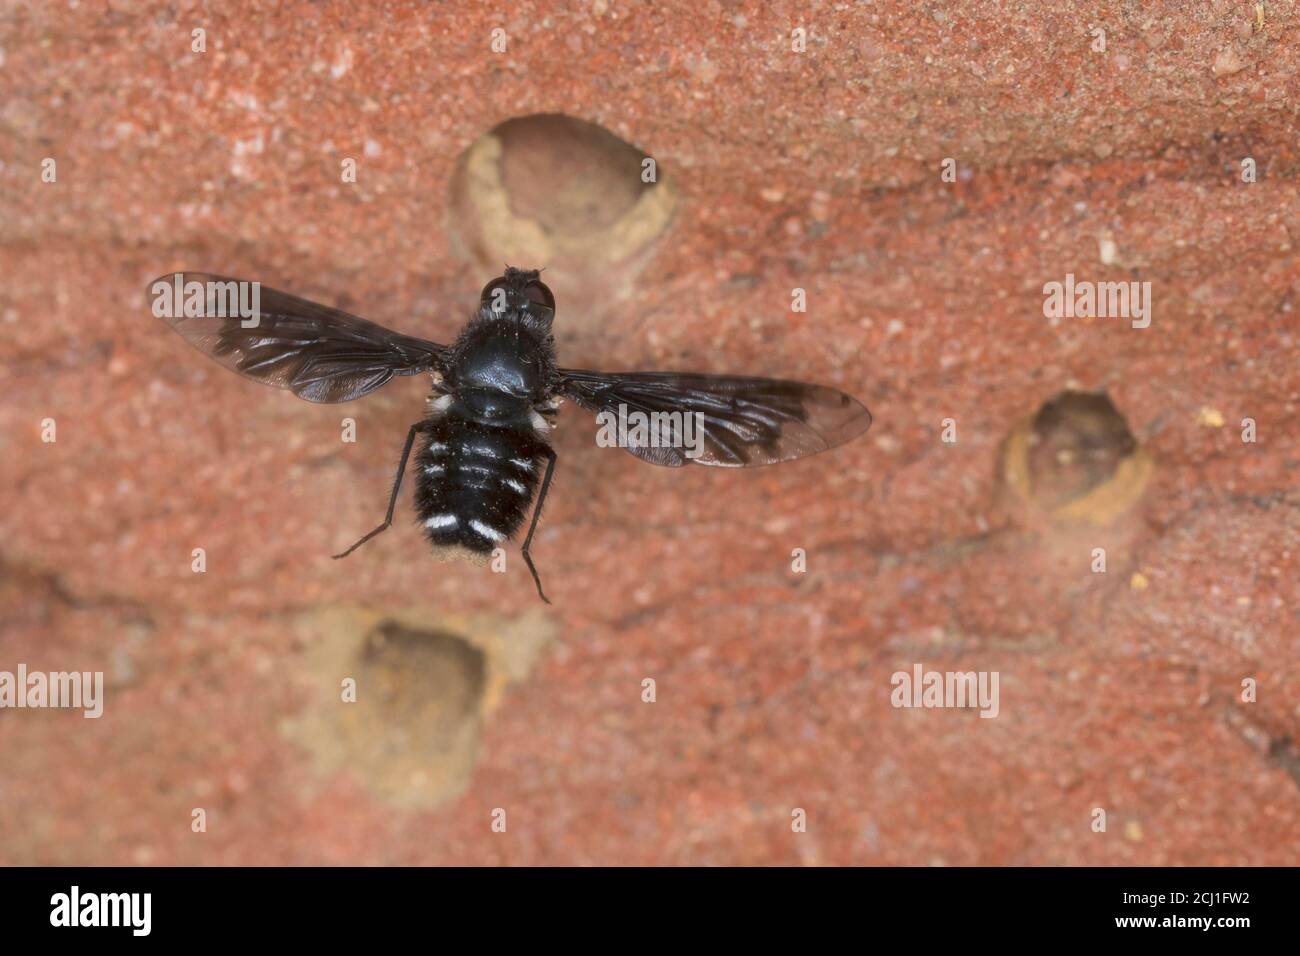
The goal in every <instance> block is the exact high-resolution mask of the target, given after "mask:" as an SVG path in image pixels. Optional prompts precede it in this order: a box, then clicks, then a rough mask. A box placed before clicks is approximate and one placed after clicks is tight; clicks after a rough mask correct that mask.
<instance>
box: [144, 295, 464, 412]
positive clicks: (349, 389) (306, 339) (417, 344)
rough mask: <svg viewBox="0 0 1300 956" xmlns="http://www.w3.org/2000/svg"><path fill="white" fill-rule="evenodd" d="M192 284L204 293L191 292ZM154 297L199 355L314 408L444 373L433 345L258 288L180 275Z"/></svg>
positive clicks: (441, 352) (158, 310)
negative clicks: (403, 378) (394, 381)
mask: <svg viewBox="0 0 1300 956" xmlns="http://www.w3.org/2000/svg"><path fill="white" fill-rule="evenodd" d="M178 280H179V284H178ZM195 282H197V283H202V286H195V285H191V283H195ZM196 290H201V291H202V293H203V296H204V298H203V299H202V301H200V300H198V299H196V298H195V297H194V292H195V291H196ZM254 290H256V291H255V292H254ZM149 292H150V296H151V298H152V302H153V311H154V315H156V316H158V317H159V318H160V319H162V320H163V321H164V322H167V323H168V324H169V325H170V326H171V327H172V328H173V329H175V330H176V331H177V332H179V333H180V334H181V335H182V336H184V338H185V340H186V341H188V342H189V343H190V344H191V345H193V346H194V347H195V348H197V349H198V350H199V351H200V352H203V353H204V354H206V355H208V356H210V357H211V358H214V359H216V360H217V361H218V362H220V363H221V364H222V365H224V366H225V367H226V368H228V369H231V370H232V371H235V372H238V373H239V374H240V375H244V376H246V377H248V378H251V379H253V380H254V381H257V382H261V383H263V384H265V385H273V386H275V387H276V388H287V389H289V390H290V391H291V392H293V393H294V394H295V395H297V396H298V397H299V398H305V399H306V400H307V401H309V402H323V403H332V402H349V401H351V400H352V399H354V398H360V397H361V396H362V395H367V394H369V393H370V392H373V391H374V390H375V389H377V388H379V387H380V386H381V385H384V384H385V383H387V382H388V380H389V379H391V378H392V377H393V376H394V375H414V374H415V373H416V372H424V371H428V370H430V369H439V370H440V369H441V368H442V367H443V364H444V359H445V357H446V355H447V348H446V347H445V346H442V345H438V344H437V343H435V342H427V341H425V340H424V339H417V338H414V337H413V336H409V335H401V334H400V333H398V332H394V331H392V330H391V329H386V328H384V327H383V326H382V325H376V324H375V323H373V322H367V321H366V320H365V319H361V318H358V317H357V316H355V315H349V314H348V313H346V312H340V311H339V310H338V309H331V308H329V307H328V306H324V305H318V304H317V303H315V302H308V301H307V300H306V299H300V298H298V297H297V296H293V295H289V294H288V293H285V292H277V291H276V290H275V289H268V288H266V287H265V286H262V285H260V283H252V282H242V281H241V280H238V279H230V278H226V277H225V276H216V275H211V274H209V273H206V272H177V273H172V274H169V275H165V276H161V277H159V278H158V279H155V280H154V281H153V282H151V283H150V284H149ZM241 294H242V299H241V298H240V295H241ZM254 304H255V305H256V316H255V317H253V318H246V317H245V316H253V314H254V313H253V309H252V306H253V305H254ZM187 305H188V306H189V308H187V307H186V306H187ZM241 305H242V307H241ZM187 312H188V313H189V314H186V313H187ZM200 312H201V313H202V314H198V313H200ZM246 325H247V326H249V327H247V328H246V327H245V326H246Z"/></svg>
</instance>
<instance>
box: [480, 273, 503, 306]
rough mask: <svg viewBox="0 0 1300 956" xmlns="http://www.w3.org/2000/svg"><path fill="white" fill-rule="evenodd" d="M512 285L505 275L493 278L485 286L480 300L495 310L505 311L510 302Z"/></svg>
mask: <svg viewBox="0 0 1300 956" xmlns="http://www.w3.org/2000/svg"><path fill="white" fill-rule="evenodd" d="M509 291H510V286H509V284H508V283H507V282H506V280H505V277H504V276H500V277H498V278H496V279H493V280H492V281H491V282H489V283H488V284H487V285H485V286H484V287H483V292H482V293H481V294H480V295H479V301H480V302H481V303H482V304H483V305H485V306H487V307H488V308H489V309H491V310H492V311H493V312H504V311H505V310H506V305H507V304H508V302H509Z"/></svg>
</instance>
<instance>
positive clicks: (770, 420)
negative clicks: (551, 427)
mask: <svg viewBox="0 0 1300 956" xmlns="http://www.w3.org/2000/svg"><path fill="white" fill-rule="evenodd" d="M558 389H559V392H560V393H561V394H562V395H566V396H568V397H569V398H572V399H573V400H574V401H575V402H577V403H578V404H579V405H581V406H583V407H584V408H586V409H588V410H590V411H593V412H595V413H597V414H598V415H600V416H601V418H602V423H606V422H608V423H610V424H611V425H614V424H615V423H619V422H623V421H626V426H627V427H626V429H625V430H624V431H623V432H622V433H621V435H620V440H619V441H618V444H619V445H620V446H622V447H624V448H626V449H627V450H628V451H629V452H631V453H632V454H633V455H636V457H638V458H640V459H641V460H642V461H648V462H650V463H651V464H653V465H667V466H669V467H679V466H681V465H685V464H688V463H692V462H693V463H694V464H697V465H719V466H722V467H728V468H744V467H746V466H753V465H769V464H772V463H774V462H778V461H790V460H791V459H793V458H803V457H804V456H806V455H815V454H816V453H817V452H819V451H825V450H826V449H827V448H834V447H835V446H836V445H839V444H841V443H842V442H846V441H848V440H849V439H850V438H854V437H856V436H858V435H861V434H862V433H863V432H865V431H866V430H867V429H868V428H870V427H871V413H870V412H869V411H867V409H866V407H865V406H864V405H863V404H862V403H861V402H859V401H858V400H857V399H856V398H853V397H852V396H850V395H846V394H844V393H843V392H839V391H836V390H835V389H833V388H826V387H824V386H822V385H809V384H807V383H805V382H789V381H783V380H780V379H772V378H747V377H744V376H738V375H694V374H689V373H678V372H623V373H620V372H586V371H582V370H580V369H560V383H559V386H558ZM620 413H621V414H622V415H623V416H624V418H622V419H621V418H620V417H619V416H620ZM633 413H639V414H636V415H634V414H633ZM673 413H679V414H673ZM656 415H657V416H659V417H658V421H659V425H658V426H657V428H656V427H655V426H654V425H653V424H651V425H650V427H649V428H648V434H647V433H642V434H641V435H640V436H638V435H637V433H636V423H637V422H638V421H646V419H649V421H650V422H651V423H653V422H654V421H655V418H654V416H656ZM688 416H689V420H688ZM615 427H617V426H615ZM656 432H657V435H656ZM656 438H657V442H656ZM602 443H603V442H602ZM656 443H657V444H658V446H659V447H655V444H656Z"/></svg>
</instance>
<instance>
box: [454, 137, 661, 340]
mask: <svg viewBox="0 0 1300 956" xmlns="http://www.w3.org/2000/svg"><path fill="white" fill-rule="evenodd" d="M646 160H653V161H654V166H653V179H652V180H651V181H646ZM674 205H675V202H674V198H673V191H672V188H671V186H670V184H669V183H668V182H667V181H666V180H665V177H664V170H663V167H662V164H661V163H659V161H658V160H657V159H656V158H655V157H654V156H653V155H651V154H649V153H647V152H646V151H644V150H642V149H639V148H637V147H636V146H633V145H632V144H631V143H628V142H625V141H624V140H622V139H620V138H619V137H618V136H615V135H614V134H613V133H611V132H610V131H609V130H607V129H605V128H604V127H602V126H598V125H596V124H594V123H588V122H585V121H583V120H578V119H574V118H573V117H570V116H564V115H561V114H551V113H545V114H537V115H533V116H525V117H520V118H517V119H511V120H507V121H506V122H504V123H501V124H500V125H499V126H497V127H495V128H494V129H492V130H491V131H490V132H488V133H487V134H485V135H484V136H482V137H480V138H479V139H478V140H477V141H475V142H474V143H473V144H472V145H471V146H470V147H469V148H468V149H467V150H466V151H465V153H464V154H463V155H462V156H461V158H460V160H459V161H458V163H457V166H456V171H455V174H454V176H453V178H452V186H451V202H450V210H451V219H452V222H451V230H450V232H451V235H452V236H453V237H454V238H455V239H456V242H457V245H458V247H459V250H460V252H461V253H462V254H463V255H465V256H466V257H467V258H469V259H470V260H471V261H472V262H473V263H474V265H475V267H476V268H477V270H478V271H479V272H480V273H481V274H482V275H483V276H485V277H486V276H491V275H497V274H499V273H500V271H501V267H502V265H503V264H504V263H509V264H510V265H515V266H519V267H521V268H545V269H547V283H548V284H549V285H550V286H551V287H552V288H553V289H554V290H555V292H556V296H557V300H558V301H557V305H558V308H557V319H558V321H557V325H556V331H557V333H562V332H564V331H565V330H566V329H568V330H575V329H576V330H578V331H582V330H583V329H582V326H583V325H592V324H594V323H598V322H599V321H600V315H601V313H602V312H603V311H605V309H606V308H607V307H608V303H609V302H610V301H611V300H617V299H619V298H622V297H624V296H626V295H627V294H628V293H629V292H630V291H631V283H632V280H633V279H634V278H635V276H636V274H637V272H639V271H640V269H641V268H642V267H643V266H644V264H645V263H646V261H648V257H649V252H650V249H651V247H652V245H653V244H654V241H655V240H656V239H657V238H658V237H659V236H660V235H662V234H663V233H664V231H665V230H666V229H667V227H668V224H669V222H670V220H671V216H672V210H673V207H674Z"/></svg>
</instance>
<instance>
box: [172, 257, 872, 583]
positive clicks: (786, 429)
mask: <svg viewBox="0 0 1300 956" xmlns="http://www.w3.org/2000/svg"><path fill="white" fill-rule="evenodd" d="M538 275H539V274H538V273H537V272H533V271H525V270H522V269H514V268H510V267H507V268H506V272H505V275H503V276H500V277H499V278H496V279H493V280H492V281H491V282H489V283H488V284H487V285H486V286H484V288H483V291H482V294H481V295H480V297H479V303H480V307H479V310H478V312H477V314H476V315H474V316H473V318H471V319H470V321H469V323H468V324H467V325H466V326H465V328H464V329H463V330H462V331H461V333H460V336H459V337H458V338H457V339H456V341H455V342H454V343H453V344H452V345H450V346H447V345H438V344H437V343H435V342H429V341H426V340H425V339H420V338H415V337H413V336H409V335H402V334H401V333H399V332H393V331H391V330H390V329H386V328H384V327H383V326H380V325H376V324H374V323H373V322H368V321H366V320H365V319H361V318H358V317H357V316H354V315H349V314H347V313H346V312H341V311H339V310H338V309H332V308H329V307H328V306H324V305H318V304H317V303H315V302H309V301H307V300H305V299H300V298H298V297H296V296H292V295H288V294H287V293H284V292H277V291H275V290H274V289H268V288H265V287H261V286H260V285H259V284H256V283H239V280H234V279H228V278H224V277H222V276H215V275H210V274H208V273H195V272H189V273H175V274H174V275H172V276H166V277H163V278H161V279H159V280H157V281H156V282H155V283H153V284H152V286H151V287H152V288H153V289H154V290H155V293H156V294H157V292H158V291H159V290H162V291H169V290H167V289H164V286H167V285H170V284H172V283H173V282H174V283H175V288H176V290H177V293H178V295H179V294H180V291H181V289H182V287H185V288H189V287H191V284H192V283H194V282H196V281H197V282H198V283H201V284H202V285H203V287H204V288H206V289H208V290H211V289H212V288H214V284H215V286H216V287H217V288H222V287H225V288H232V287H233V286H235V285H253V286H255V287H256V288H257V289H258V293H259V296H260V301H259V304H258V306H257V310H256V316H255V318H254V320H253V321H252V322H246V321H241V318H240V316H239V315H236V314H235V313H234V310H231V311H229V312H228V311H227V310H225V309H224V308H223V309H221V310H219V312H218V311H217V310H213V309H206V310H194V309H181V308H179V307H174V308H168V309H165V310H162V311H161V312H160V310H159V308H158V307H157V304H155V309H154V312H155V314H156V315H159V317H160V318H163V319H164V320H165V321H167V322H168V323H169V324H170V325H171V327H172V328H173V329H175V330H176V331H177V332H179V333H180V334H181V335H182V336H184V337H185V339H186V340H187V341H188V342H189V343H190V344H191V345H193V346H195V347H196V348H198V349H199V350H200V351H202V352H204V353H206V354H207V355H209V356H211V357H212V358H213V359H215V360H216V361H218V362H220V363H221V364H222V365H224V366H225V367H226V368H229V369H232V370H234V371H236V372H239V373H240V374H241V375H245V376H247V377H248V378H251V379H253V380H255V381H258V382H262V383H263V384H266V385H273V386H275V387H277V388H286V389H288V390H289V391H291V392H293V393H294V394H295V395H297V396H298V397H299V398H304V399H306V400H307V401H309V402H324V403H333V402H349V401H352V400H353V399H355V398H360V397H361V396H363V395H368V394H369V393H371V392H373V391H375V390H376V389H378V388H379V387H380V386H382V385H384V384H385V383H387V382H388V381H389V380H390V379H391V378H392V377H393V376H395V375H414V374H416V373H418V372H429V373H431V375H432V378H433V392H432V395H431V396H430V398H429V409H428V414H427V415H426V416H425V418H424V419H423V420H422V421H419V422H416V423H415V424H414V425H412V426H411V428H410V431H409V432H408V433H407V436H406V444H405V446H404V447H403V448H402V457H401V460H400V461H399V462H398V465H397V475H396V477H395V479H394V481H393V492H392V495H391V496H390V498H389V500H388V514H387V515H386V516H385V518H384V521H383V523H382V524H380V525H379V527H377V528H375V529H374V530H373V531H371V532H370V533H369V534H366V535H365V536H363V537H362V538H361V539H360V540H359V541H357V542H356V543H355V544H354V545H352V547H350V548H348V549H347V550H346V551H344V552H343V553H342V554H336V555H335V556H334V557H336V558H344V557H347V556H348V555H349V554H351V553H352V552H353V551H355V550H356V549H357V548H359V547H360V546H361V545H363V544H365V543H366V542H367V541H369V540H370V539H371V538H373V537H374V536H375V535H377V534H379V533H380V532H381V531H384V530H386V529H387V528H388V527H389V526H390V525H391V524H392V521H393V510H394V508H395V507H396V505H397V496H398V492H399V490H400V489H401V486H402V477H403V474H404V473H405V471H406V462H407V459H408V458H409V457H410V454H411V449H412V447H414V445H415V442H416V437H417V436H422V441H421V444H420V448H419V451H418V452H417V454H416V463H417V465H418V471H417V474H416V493H415V507H416V511H417V513H418V515H419V519H420V521H421V522H422V523H423V525H424V527H425V530H426V532H427V534H428V536H429V539H430V541H432V542H433V544H435V545H440V546H460V547H463V548H466V549H468V550H470V551H473V552H478V553H481V554H485V553H490V552H491V551H492V550H493V549H494V548H496V547H498V546H499V545H500V544H501V543H502V542H504V541H506V540H507V539H509V538H511V537H513V536H514V534H515V533H516V532H517V531H518V530H519V528H520V527H521V526H522V525H523V521H524V517H525V515H526V514H527V510H528V505H529V503H530V502H531V501H532V500H533V497H534V494H535V493H536V495H537V505H536V507H535V508H534V509H533V517H532V522H531V524H530V525H529V527H528V535H527V536H526V537H525V538H524V544H523V548H522V552H523V558H524V561H525V562H526V563H527V565H528V570H529V571H530V572H531V573H532V576H533V581H534V582H535V583H536V585H537V593H538V595H539V596H540V597H541V598H542V600H543V601H547V603H550V602H549V601H548V600H547V598H546V595H545V594H544V593H543V592H542V582H541V579H540V578H539V577H538V576H537V569H536V567H534V565H533V559H532V555H531V554H530V553H529V547H530V545H531V544H532V541H533V533H534V532H535V531H536V530H537V519H538V516H539V515H540V514H541V511H542V506H543V504H544V503H545V501H546V492H547V489H548V488H549V487H550V484H551V474H552V472H553V471H554V470H555V461H556V454H555V451H554V450H553V449H552V448H551V445H550V442H549V440H548V438H549V433H550V431H551V429H552V428H553V427H554V419H555V415H556V412H557V410H558V408H559V404H560V399H561V398H569V399H572V400H573V401H574V402H576V403H577V404H578V405H581V406H582V407H583V408H586V409H587V410H589V411H591V412H595V413H597V414H598V415H605V414H608V415H615V414H617V415H620V416H622V417H621V418H620V421H623V420H625V418H626V416H627V414H628V412H629V410H630V411H631V413H632V414H634V415H640V416H644V417H649V418H653V419H655V420H656V421H659V422H661V423H664V424H663V426H662V427H663V431H664V437H665V440H664V441H658V440H656V441H654V442H648V441H645V440H638V441H629V442H626V443H624V442H620V444H622V445H623V447H625V448H626V450H627V451H629V452H631V453H632V454H633V455H635V456H636V457H638V458H640V459H641V460H642V461H648V462H650V463H651V464H655V465H666V466H669V467H677V466H680V465H684V464H687V463H691V462H693V463H695V464H699V465H717V466H721V467H730V468H743V467H747V466H752V465H767V464H771V463H774V462H780V461H789V460H791V459H794V458H802V457H804V456H806V455H811V454H815V453H816V452H819V451H824V450H826V449H828V448H832V447H834V446H835V445H838V444H840V443H842V442H845V441H848V440H849V439H851V438H854V437H856V436H858V435H860V434H862V433H863V432H865V431H866V430H867V428H868V427H870V425H871V414H870V412H868V411H867V409H866V408H865V407H864V406H863V405H862V403H861V402H859V401H858V400H857V399H855V398H852V397H851V396H849V395H846V394H844V393H843V392H840V391H836V390H835V389H832V388H826V387H824V386H821V385H809V384H805V383H803V382H792V381H784V380H779V379H767V378H747V377H742V376H732V375H698V374H691V373H683V372H589V371H583V370H580V369H568V368H560V367H559V366H558V365H557V364H556V356H555V341H554V339H553V338H552V336H551V323H552V321H553V320H554V318H555V298H554V296H553V295H552V294H551V290H550V289H549V288H547V287H546V285H545V284H543V283H542V281H541V280H540V279H539V278H538ZM209 301H211V300H209ZM162 312H166V313H168V314H162ZM187 312H202V313H204V314H185V313H187ZM673 413H676V415H675V416H674V414H673ZM687 416H691V418H692V419H693V421H694V422H696V423H698V426H697V431H698V432H699V433H700V434H699V437H700V438H701V439H702V440H701V441H700V442H699V444H698V447H697V448H695V452H696V453H695V454H694V455H692V454H691V453H690V450H688V449H686V448H685V447H684V445H685V442H683V441H682V440H681V438H682V431H683V430H684V429H683V427H682V425H681V424H678V423H680V422H685V421H686V418H687ZM689 425H690V423H689V422H686V427H687V428H689ZM543 462H544V463H545V466H546V467H545V471H542V469H541V465H542V463H543ZM539 479H540V491H539V490H538V486H539Z"/></svg>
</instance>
